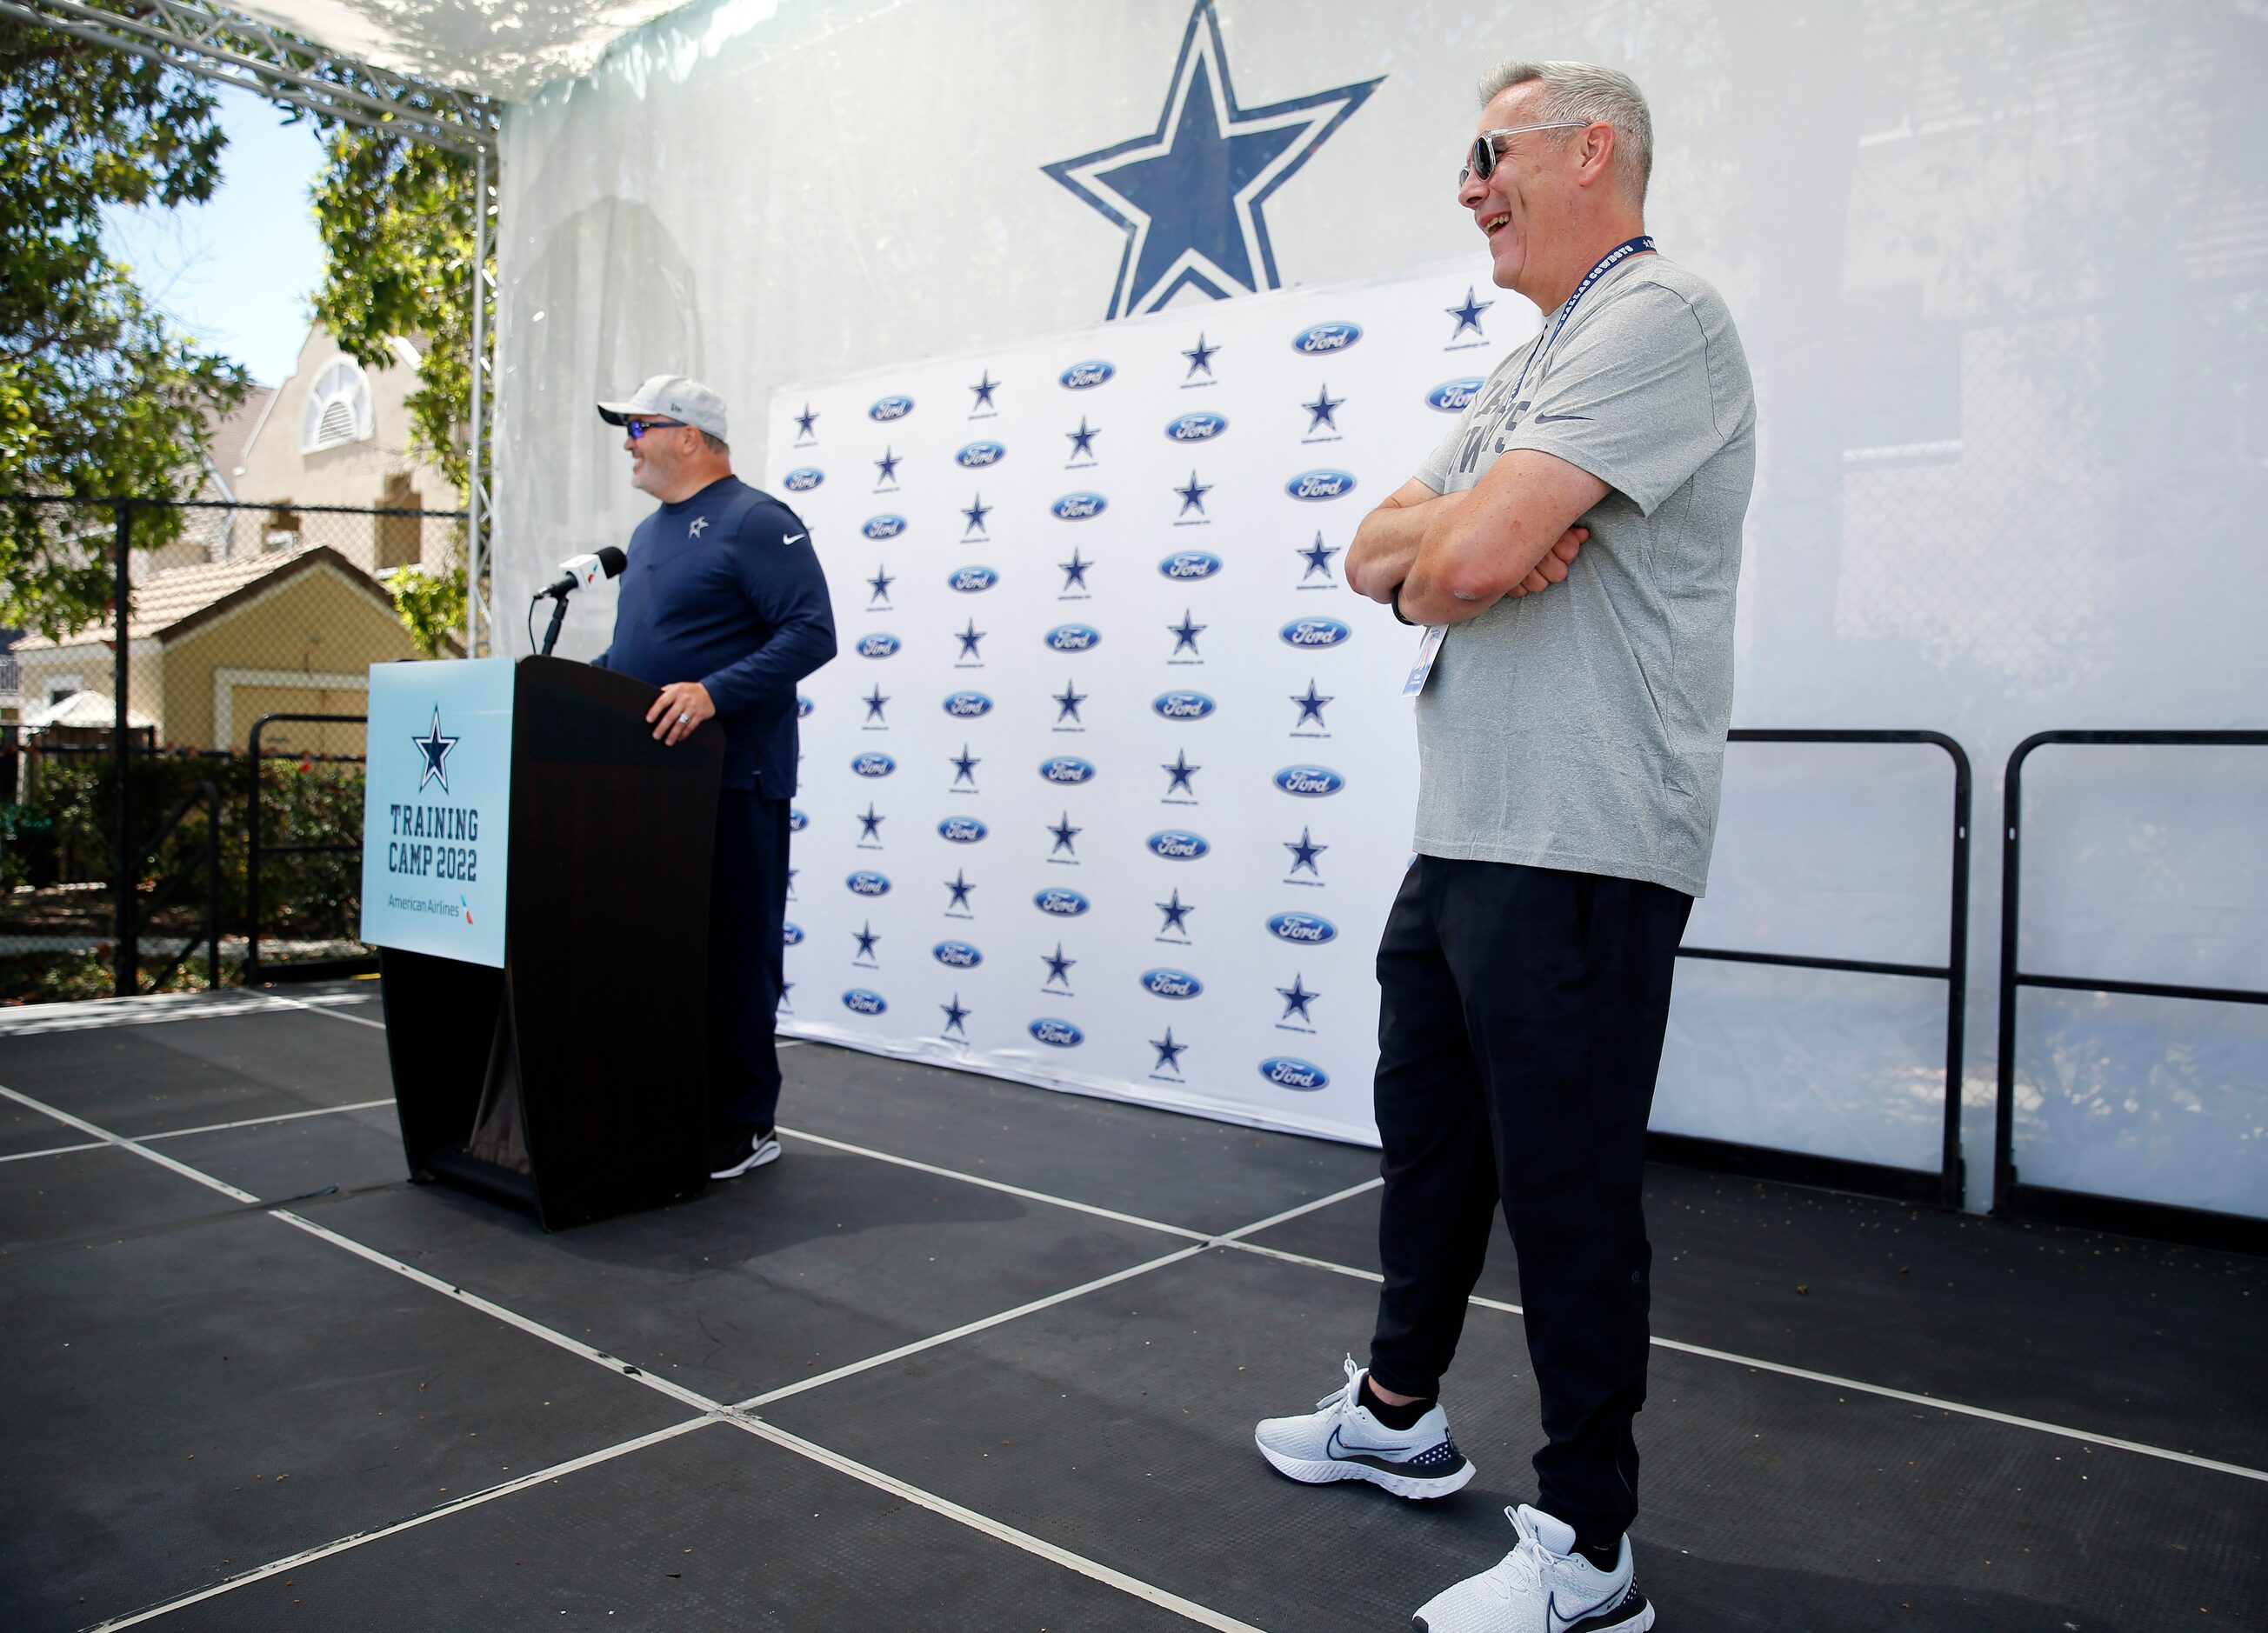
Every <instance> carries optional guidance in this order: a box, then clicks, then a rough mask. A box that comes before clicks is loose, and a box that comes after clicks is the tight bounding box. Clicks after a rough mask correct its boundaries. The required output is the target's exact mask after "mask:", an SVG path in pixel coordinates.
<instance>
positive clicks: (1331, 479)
mask: <svg viewBox="0 0 2268 1633" xmlns="http://www.w3.org/2000/svg"><path fill="white" fill-rule="evenodd" d="M1284 491H1285V492H1286V493H1288V494H1290V495H1291V496H1292V497H1293V498H1295V499H1307V500H1318V499H1336V498H1339V497H1342V496H1344V495H1346V494H1350V493H1352V492H1353V491H1354V478H1353V477H1351V476H1350V475H1349V474H1347V473H1346V472H1344V471H1301V472H1300V474H1298V475H1297V476H1294V477H1293V478H1292V480H1291V481H1290V482H1285V484H1284Z"/></svg>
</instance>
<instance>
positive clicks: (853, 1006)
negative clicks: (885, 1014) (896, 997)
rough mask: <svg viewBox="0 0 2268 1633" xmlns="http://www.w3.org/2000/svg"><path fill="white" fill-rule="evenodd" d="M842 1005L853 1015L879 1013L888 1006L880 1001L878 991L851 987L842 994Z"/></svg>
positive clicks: (880, 996)
mask: <svg viewBox="0 0 2268 1633" xmlns="http://www.w3.org/2000/svg"><path fill="white" fill-rule="evenodd" d="M889 1007H890V1006H889V1005H888V1004H886V1003H884V1002H883V1001H882V995H881V994H880V993H879V992H869V991H867V990H866V989H865V988H864V987H853V988H851V990H850V991H848V992H846V993H844V994H843V1008H844V1009H847V1010H849V1011H851V1013H852V1014H853V1015H879V1014H880V1013H881V1012H882V1011H884V1010H886V1009H887V1008H889Z"/></svg>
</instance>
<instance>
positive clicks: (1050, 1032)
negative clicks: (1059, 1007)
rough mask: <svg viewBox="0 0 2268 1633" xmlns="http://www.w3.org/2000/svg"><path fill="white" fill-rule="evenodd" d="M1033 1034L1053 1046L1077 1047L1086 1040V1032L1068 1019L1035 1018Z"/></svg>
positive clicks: (1062, 1047)
mask: <svg viewBox="0 0 2268 1633" xmlns="http://www.w3.org/2000/svg"><path fill="white" fill-rule="evenodd" d="M1032 1035H1033V1036H1034V1037H1035V1038H1037V1039H1038V1040H1039V1041H1041V1042H1042V1043H1044V1044H1047V1045H1048V1046H1049V1048H1058V1049H1075V1048H1078V1047H1079V1045H1080V1044H1082V1043H1084V1042H1086V1033H1083V1032H1081V1031H1080V1030H1079V1028H1078V1027H1076V1026H1072V1025H1071V1022H1069V1021H1067V1020H1047V1019H1041V1020H1035V1021H1034V1022H1033V1023H1032Z"/></svg>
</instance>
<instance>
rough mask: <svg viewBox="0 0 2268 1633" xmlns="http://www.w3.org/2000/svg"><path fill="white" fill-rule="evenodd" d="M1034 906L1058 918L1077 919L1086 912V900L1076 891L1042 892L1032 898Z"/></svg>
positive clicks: (1057, 890)
mask: <svg viewBox="0 0 2268 1633" xmlns="http://www.w3.org/2000/svg"><path fill="white" fill-rule="evenodd" d="M1032 905H1033V906H1034V907H1035V908H1039V910H1040V911H1041V912H1042V913H1051V914H1053V915H1054V916H1056V917H1057V918H1077V917H1078V916H1079V915H1080V914H1082V913H1084V912H1086V897H1085V896H1082V895H1080V894H1079V892H1077V891H1076V890H1063V889H1056V890H1042V892H1040V894H1038V895H1036V896H1034V897H1033V898H1032Z"/></svg>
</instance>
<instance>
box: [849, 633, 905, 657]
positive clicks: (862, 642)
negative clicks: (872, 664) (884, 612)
mask: <svg viewBox="0 0 2268 1633" xmlns="http://www.w3.org/2000/svg"><path fill="white" fill-rule="evenodd" d="M900 644H901V643H900V641H899V640H898V637H897V636H894V635H862V636H859V637H858V656H859V657H861V658H887V657H889V656H890V654H891V653H893V652H895V651H897V650H898V647H899V646H900Z"/></svg>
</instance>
